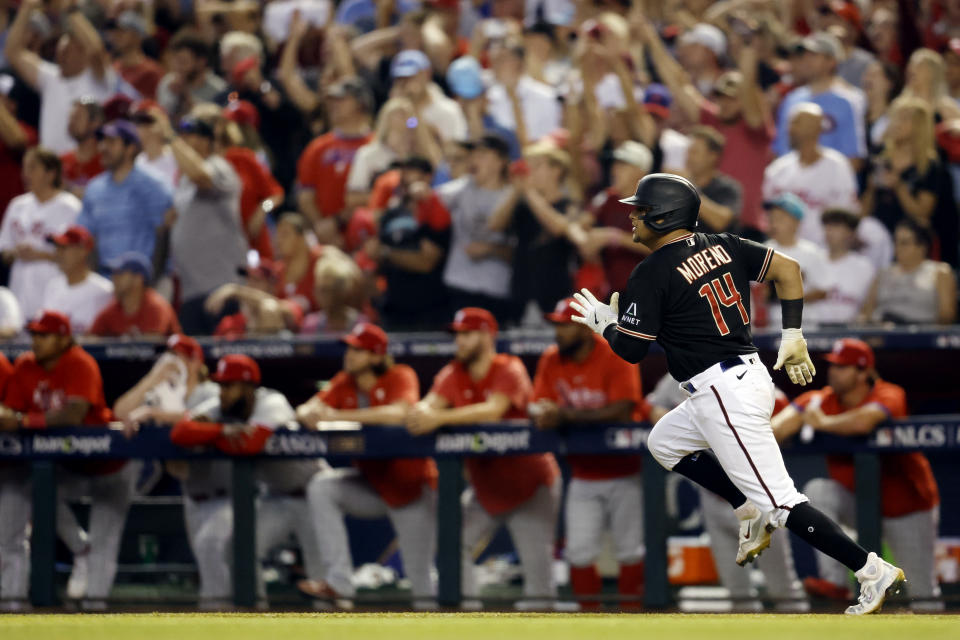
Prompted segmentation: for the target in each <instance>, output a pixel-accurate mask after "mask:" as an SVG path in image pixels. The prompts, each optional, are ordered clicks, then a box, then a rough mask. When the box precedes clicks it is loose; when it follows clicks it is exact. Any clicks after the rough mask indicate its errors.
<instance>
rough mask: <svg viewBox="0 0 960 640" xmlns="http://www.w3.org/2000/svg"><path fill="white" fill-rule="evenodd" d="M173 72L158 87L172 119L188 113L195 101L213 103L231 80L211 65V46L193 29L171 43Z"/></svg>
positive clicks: (174, 38)
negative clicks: (210, 67)
mask: <svg viewBox="0 0 960 640" xmlns="http://www.w3.org/2000/svg"><path fill="white" fill-rule="evenodd" d="M167 51H168V55H169V60H170V72H169V73H167V75H165V76H163V79H162V80H160V85H159V86H158V87H157V101H158V102H159V103H160V106H161V107H163V108H164V110H165V111H166V112H167V113H168V114H169V115H170V117H171V118H179V117H180V116H182V115H184V114H186V113H187V112H188V111H189V110H190V109H191V108H192V107H193V105H194V104H196V103H199V102H212V101H213V100H214V99H215V98H216V97H217V95H219V94H220V93H221V92H222V91H223V90H224V89H226V88H227V83H225V82H224V81H223V79H222V78H220V77H218V76H217V75H216V74H215V73H213V71H211V70H210V69H208V68H207V64H208V63H209V60H210V46H209V45H208V44H207V42H206V40H204V38H203V37H202V36H201V35H200V34H199V33H198V32H196V31H194V30H193V29H189V28H187V29H183V30H181V31H180V32H178V33H177V34H176V35H175V36H174V37H173V38H172V39H171V40H170V44H169V45H168V46H167Z"/></svg>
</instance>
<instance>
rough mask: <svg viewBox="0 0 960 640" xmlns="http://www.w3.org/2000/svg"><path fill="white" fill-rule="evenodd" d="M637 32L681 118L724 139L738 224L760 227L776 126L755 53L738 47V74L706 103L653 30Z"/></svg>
mask: <svg viewBox="0 0 960 640" xmlns="http://www.w3.org/2000/svg"><path fill="white" fill-rule="evenodd" d="M639 30H640V34H641V38H642V39H643V42H644V44H646V45H647V46H648V48H649V50H650V54H651V60H652V62H653V64H654V68H655V69H656V70H657V74H658V75H659V77H660V78H661V79H662V80H663V82H665V83H666V84H667V86H668V87H670V92H671V94H672V95H673V96H674V97H675V98H676V101H677V107H678V108H679V109H680V110H681V111H682V112H683V115H684V116H685V117H686V118H687V119H688V120H689V121H691V122H699V123H700V124H703V125H708V126H711V127H714V128H715V129H716V130H717V131H719V132H720V134H721V135H722V136H723V137H724V139H725V140H726V145H724V148H723V153H722V154H721V156H720V164H719V165H718V169H719V170H720V171H721V172H722V173H725V174H727V175H728V176H730V177H731V178H733V179H734V180H736V181H738V182H739V183H740V185H741V188H742V211H741V214H742V215H741V219H740V223H741V225H742V226H743V227H745V228H750V229H763V222H764V221H763V217H762V212H761V207H760V203H761V200H762V195H761V190H762V176H763V170H764V168H765V167H766V166H767V164H768V163H769V161H770V143H771V141H772V140H773V134H774V128H773V118H772V115H771V113H770V106H769V104H768V103H767V101H766V99H765V98H764V95H763V91H762V89H761V88H760V86H759V84H758V81H757V65H758V61H757V51H756V49H755V48H754V47H749V46H744V47H743V48H742V49H741V51H740V56H739V59H738V70H737V71H728V72H726V73H724V74H722V75H720V76H719V77H717V78H716V82H714V83H713V84H712V88H711V93H710V94H708V95H709V100H708V99H706V98H705V97H704V94H702V93H700V91H699V90H698V89H697V87H696V86H695V85H694V84H693V82H692V81H691V80H690V78H689V75H688V73H687V72H686V70H685V69H684V68H683V67H682V66H680V64H679V63H678V62H677V61H676V60H674V59H673V58H672V57H671V56H670V54H669V52H668V51H667V50H666V47H665V46H664V45H663V42H662V41H661V40H660V37H659V35H658V34H657V32H656V30H655V29H654V28H653V26H652V25H650V23H649V22H644V23H642V24H641V25H640V28H639Z"/></svg>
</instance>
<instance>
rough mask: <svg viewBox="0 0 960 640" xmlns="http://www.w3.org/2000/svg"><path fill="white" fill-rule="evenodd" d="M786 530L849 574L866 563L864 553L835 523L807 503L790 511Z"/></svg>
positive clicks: (865, 553) (802, 503) (865, 552)
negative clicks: (845, 569) (848, 571)
mask: <svg viewBox="0 0 960 640" xmlns="http://www.w3.org/2000/svg"><path fill="white" fill-rule="evenodd" d="M787 529H790V531H793V532H794V533H795V534H797V535H798V536H800V537H801V538H803V540H805V541H806V542H807V543H809V544H810V545H811V546H812V547H814V548H816V549H819V550H820V551H822V552H824V553H825V554H827V555H828V556H830V557H831V558H833V559H834V560H836V561H837V562H841V563H843V564H844V565H845V566H846V567H847V568H848V569H850V570H851V571H859V570H860V569H862V568H863V565H865V564H867V550H866V549H864V548H863V547H861V546H860V545H858V544H857V543H856V542H854V541H853V540H851V539H850V536H848V535H847V534H845V533H844V532H843V529H841V528H840V526H839V525H838V524H837V523H836V522H834V521H833V520H831V519H830V518H828V517H827V516H826V515H825V514H824V513H823V512H822V511H820V510H819V509H816V508H815V507H813V506H812V505H811V504H810V503H809V502H801V503H800V504H798V505H796V506H795V507H793V509H791V510H790V515H789V516H787Z"/></svg>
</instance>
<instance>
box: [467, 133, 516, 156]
mask: <svg viewBox="0 0 960 640" xmlns="http://www.w3.org/2000/svg"><path fill="white" fill-rule="evenodd" d="M474 149H490V150H491V151H496V152H497V153H498V154H500V156H502V157H504V158H506V157H509V155H510V145H509V144H508V143H507V141H506V140H504V139H503V137H502V136H499V135H497V134H496V133H491V132H489V131H488V132H487V133H485V134H483V135H482V136H480V137H479V138H477V140H476V141H475V142H474Z"/></svg>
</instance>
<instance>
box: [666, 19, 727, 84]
mask: <svg viewBox="0 0 960 640" xmlns="http://www.w3.org/2000/svg"><path fill="white" fill-rule="evenodd" d="M726 54H727V38H726V36H725V35H724V34H723V31H721V30H720V29H718V28H717V27H715V26H713V25H712V24H706V23H704V22H699V23H697V24H695V25H693V26H692V27H691V28H690V29H689V30H688V31H685V32H684V33H683V34H682V35H681V36H680V39H679V40H678V41H677V60H678V61H679V62H680V65H681V66H682V67H683V68H684V69H685V70H686V71H687V72H688V73H689V74H690V82H692V83H693V85H694V86H695V87H696V88H697V90H698V91H699V92H700V93H701V94H703V95H710V94H711V93H712V92H713V85H714V83H715V82H716V81H717V78H719V77H720V74H721V72H722V71H723V65H722V61H723V60H724V58H725V56H726Z"/></svg>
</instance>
